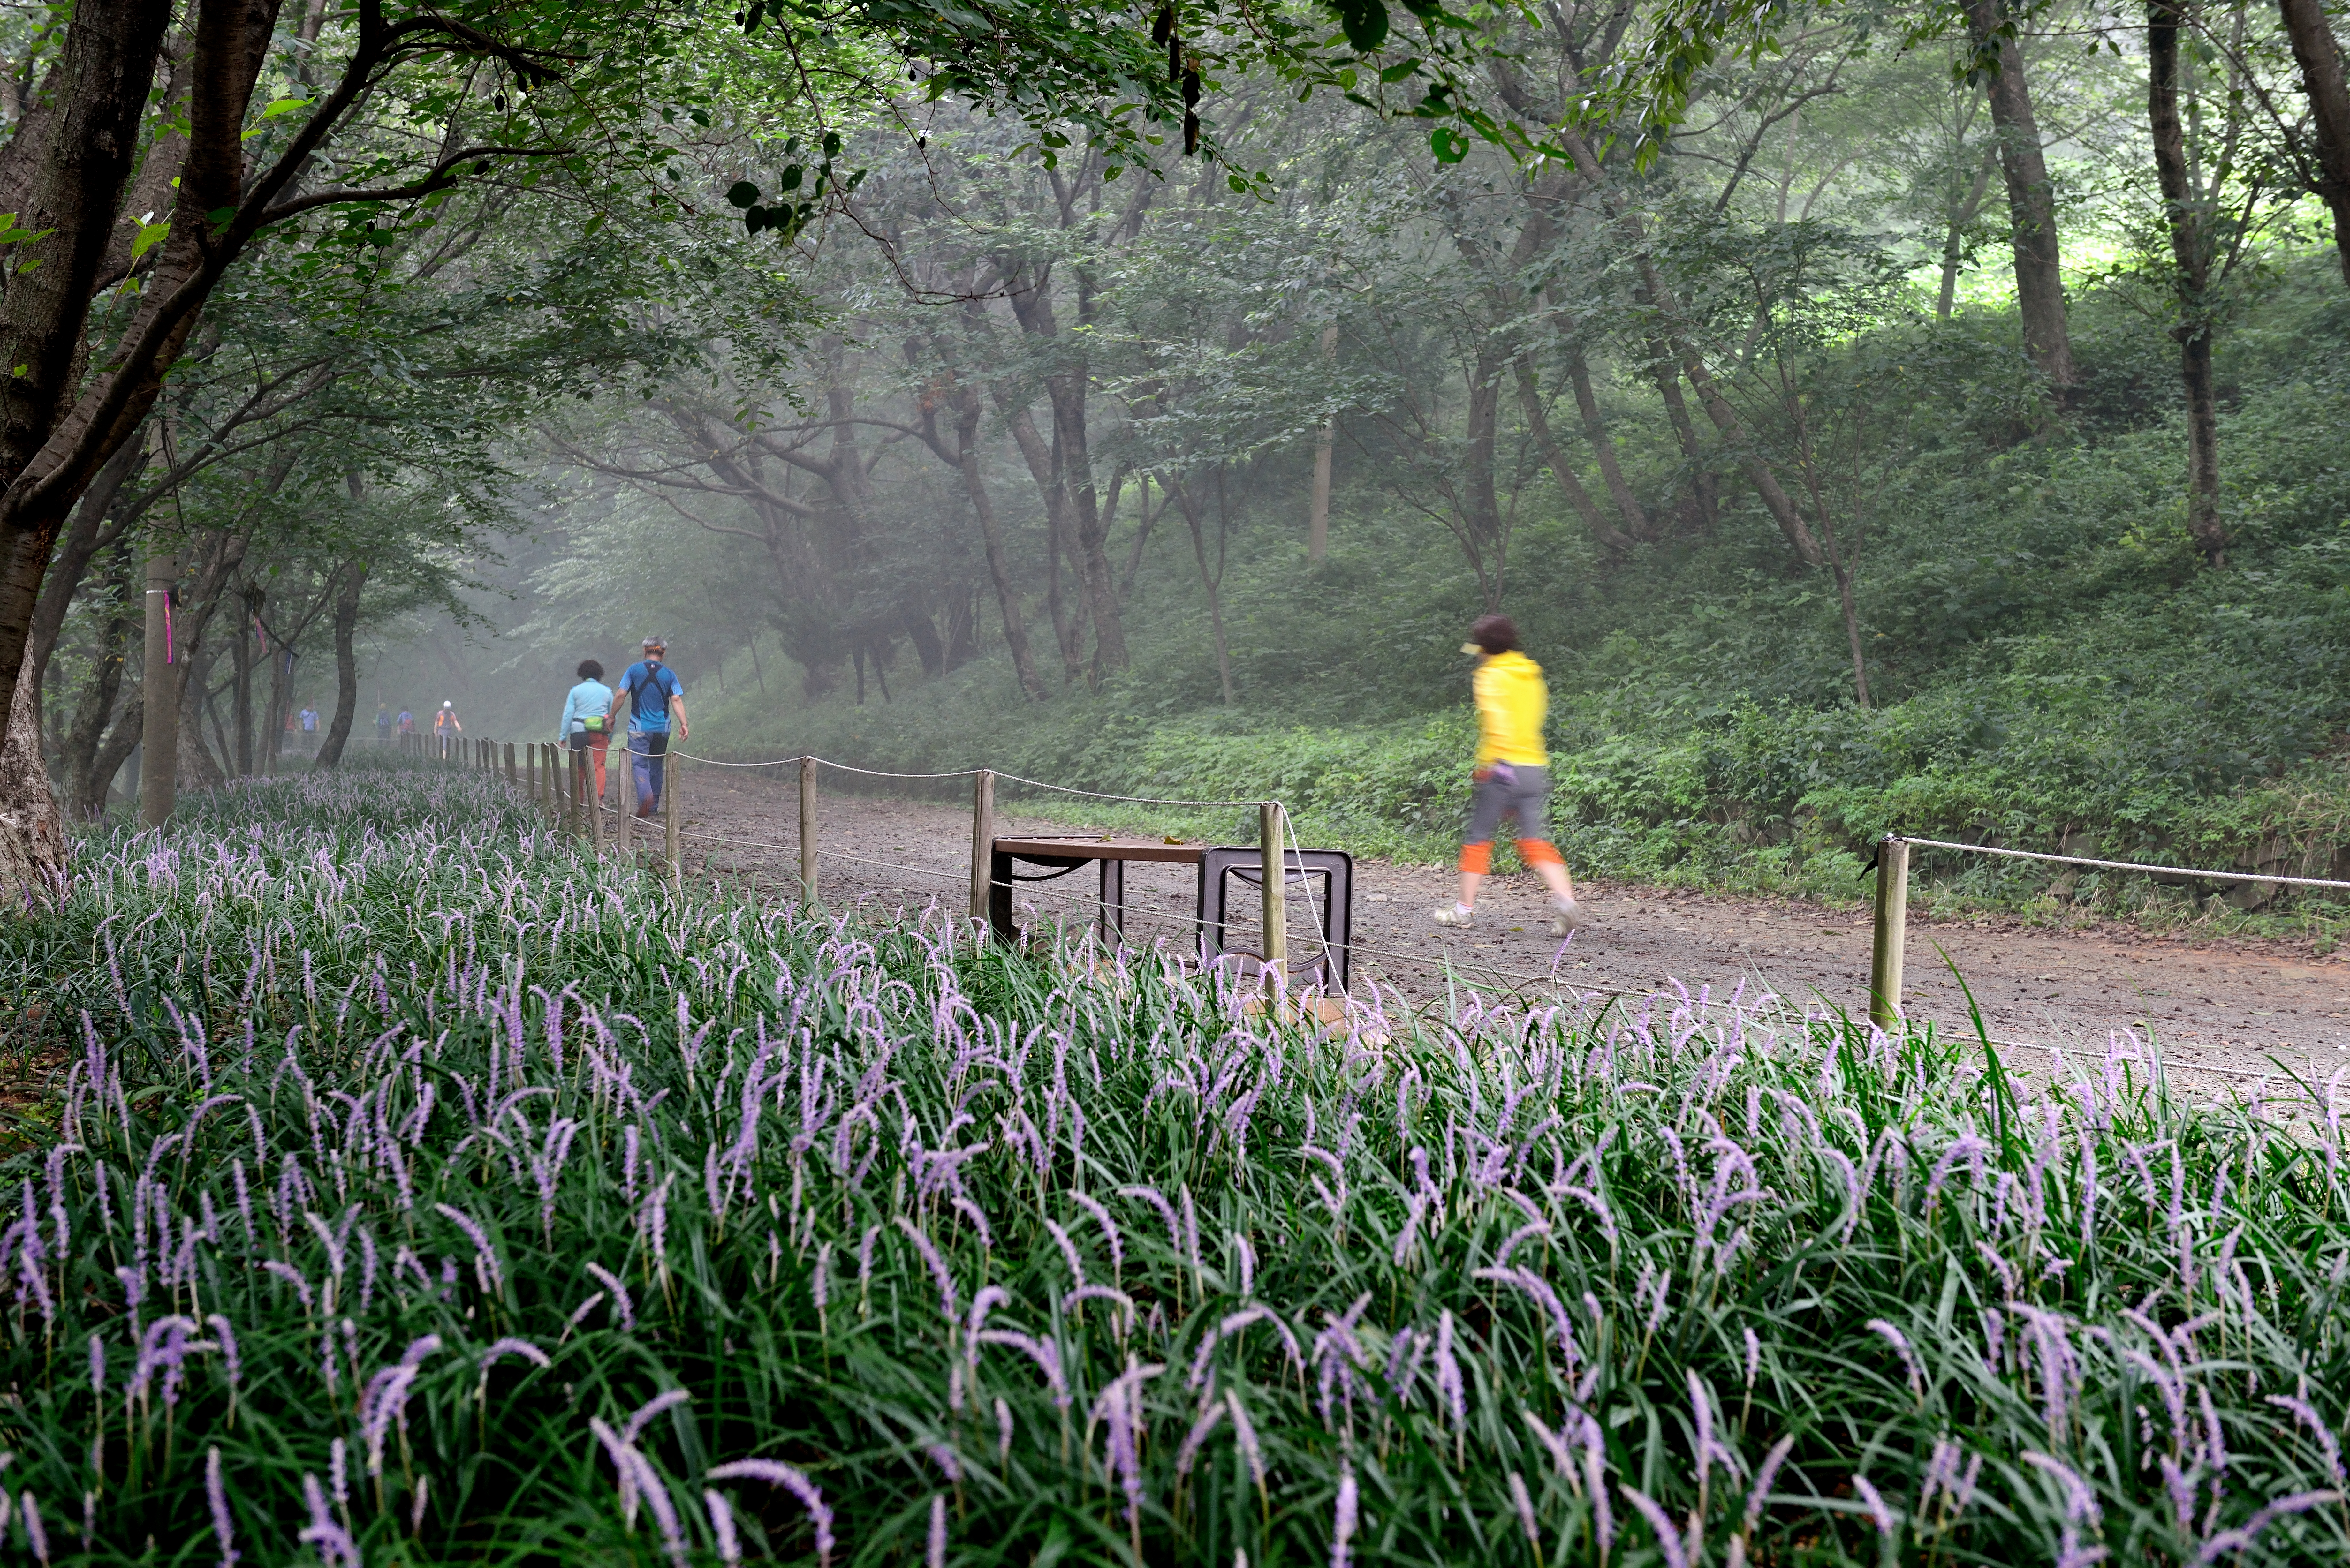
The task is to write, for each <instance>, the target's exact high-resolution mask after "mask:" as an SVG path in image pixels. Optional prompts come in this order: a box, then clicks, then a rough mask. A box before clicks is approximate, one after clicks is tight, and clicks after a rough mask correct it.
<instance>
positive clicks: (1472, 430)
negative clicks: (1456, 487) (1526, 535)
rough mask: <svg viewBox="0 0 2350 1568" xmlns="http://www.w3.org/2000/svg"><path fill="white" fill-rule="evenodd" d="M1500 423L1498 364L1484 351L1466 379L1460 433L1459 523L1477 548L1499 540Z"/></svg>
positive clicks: (1500, 513)
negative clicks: (1462, 506)
mask: <svg viewBox="0 0 2350 1568" xmlns="http://www.w3.org/2000/svg"><path fill="white" fill-rule="evenodd" d="M1501 423H1502V362H1501V360H1500V358H1498V357H1497V356H1496V355H1494V354H1492V353H1491V352H1487V353H1484V354H1481V355H1479V356H1478V358H1477V362H1476V368H1475V369H1473V370H1472V371H1471V373H1470V378H1469V407H1468V410H1467V413H1466V429H1465V431H1463V436H1464V440H1463V442H1462V444H1463V447H1464V448H1465V450H1464V452H1462V454H1461V466H1462V467H1463V468H1465V469H1466V470H1467V471H1468V472H1467V473H1466V474H1464V475H1463V479H1464V481H1465V488H1466V489H1467V491H1468V496H1469V504H1468V507H1467V513H1468V515H1467V516H1465V517H1463V518H1462V519H1461V521H1462V522H1463V523H1465V524H1468V527H1469V535H1470V537H1471V538H1472V539H1474V540H1476V541H1477V542H1478V543H1479V544H1480V545H1490V544H1494V543H1497V542H1499V541H1500V539H1501V537H1502V502H1501V497H1500V495H1499V493H1497V492H1496V491H1495V490H1494V487H1493V459H1494V450H1495V447H1496V446H1497V444H1498V441H1499V437H1500V431H1501Z"/></svg>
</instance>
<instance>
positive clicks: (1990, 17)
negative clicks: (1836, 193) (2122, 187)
mask: <svg viewBox="0 0 2350 1568" xmlns="http://www.w3.org/2000/svg"><path fill="white" fill-rule="evenodd" d="M2011 18H2012V12H2011V11H2010V10H2009V9H2008V6H2007V3H2006V0H1967V26H1968V30H1969V31H1970V33H1971V35H1972V36H1973V39H1974V46H1975V50H1976V53H1977V55H1978V56H1979V57H1982V58H1983V59H1984V60H1985V62H1986V63H1987V64H1989V65H1991V67H1994V69H1993V74H1992V75H1991V82H1990V88H1991V127H1992V129H1993V130H1994V131H1996V133H1997V134H1998V138H1999V166H2000V171H2001V172H2002V174H2004V175H2005V176H2006V179H2007V211H2008V219H2009V223H2010V224H2011V227H2012V233H2013V237H2014V248H2015V298H2016V306H2017V310H2018V313H2019V314H2021V315H2022V317H2023V346H2024V348H2025V349H2026V350H2027V351H2029V352H2030V354H2031V355H2032V362H2033V364H2035V365H2037V366H2039V367H2040V373H2041V374H2042V375H2043V376H2045V377H2046V378H2047V379H2048V388H2049V391H2050V392H2051V393H2052V394H2053V395H2054V398H2055V400H2056V402H2057V406H2058V407H2060V408H2061V407H2063V406H2064V405H2065V404H2066V403H2068V402H2069V401H2071V400H2072V397H2073V393H2074V385H2075V382H2076V380H2077V378H2076V377H2075V375H2074V369H2073V335H2072V328H2071V327H2070V325H2069V324H2068V323H2067V321H2066V319H2065V315H2064V273H2063V271H2062V270H2061V269H2060V267H2059V265H2058V262H2059V255H2058V245H2057V231H2056V189H2055V187H2054V185H2053V184H2052V183H2050V182H2049V179H2048V161H2047V159H2046V157H2045V156H2043V153H2042V151H2041V144H2040V123H2039V120H2038V119H2036V118H2035V117H2034V115H2033V112H2032V88H2031V86H2030V84H2028V83H2027V82H2026V81H2025V80H2024V75H2023V51H2022V48H2021V47H2018V44H2017V40H2016V39H2015V38H2013V37H2012V36H2002V28H2005V27H2007V26H2010V23H2011Z"/></svg>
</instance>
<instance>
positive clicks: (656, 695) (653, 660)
mask: <svg viewBox="0 0 2350 1568" xmlns="http://www.w3.org/2000/svg"><path fill="white" fill-rule="evenodd" d="M668 654H669V644H668V643H667V642H665V641H663V640H662V639H660V638H658V637H649V638H647V639H645V656H644V657H643V658H642V659H639V660H638V661H637V662H636V663H634V664H631V665H629V668H628V670H627V671H626V672H625V673H624V674H622V675H621V677H620V700H621V701H623V702H625V703H626V704H627V705H628V713H629V770H630V772H631V773H632V774H634V775H635V778H636V784H637V815H639V816H650V815H652V814H653V813H654V812H656V811H659V810H660V795H661V759H662V758H663V757H665V756H667V755H668V754H669V738H670V733H671V724H672V723H674V724H675V726H676V733H677V738H678V739H679V740H681V741H682V740H684V739H685V738H686V735H685V686H684V684H683V683H682V682H681V681H680V680H678V678H677V672H676V671H675V670H671V669H670V667H669V666H668V665H667V664H666V663H664V662H663V660H664V659H666V658H667V657H668Z"/></svg>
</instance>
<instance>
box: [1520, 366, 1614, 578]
mask: <svg viewBox="0 0 2350 1568" xmlns="http://www.w3.org/2000/svg"><path fill="white" fill-rule="evenodd" d="M1518 407H1519V409H1520V410H1523V412H1524V414H1525V416H1526V427H1527V428H1528V429H1529V430H1531V431H1534V444H1535V445H1536V446H1538V447H1540V448H1541V449H1542V454H1543V461H1544V462H1546V463H1548V464H1549V465H1550V472H1551V477H1552V478H1553V479H1555V480H1556V481H1558V487H1559V489H1560V490H1561V491H1563V492H1564V493H1565V495H1566V498H1567V500H1568V501H1569V502H1571V503H1573V504H1574V506H1575V511H1576V512H1577V513H1578V514H1581V515H1582V518H1583V525H1584V526H1585V527H1586V528H1588V529H1589V530H1591V536H1592V538H1593V539H1595V540H1596V541H1597V542H1598V545H1599V547H1600V548H1601V549H1603V550H1606V551H1607V552H1608V553H1609V554H1610V555H1617V556H1621V555H1628V554H1630V552H1631V549H1632V541H1631V539H1630V538H1629V537H1628V536H1627V535H1624V534H1623V533H1621V532H1619V531H1618V530H1617V527H1616V525H1615V524H1612V523H1610V522H1608V521H1607V514H1604V513H1602V512H1601V511H1600V510H1599V504H1598V503H1597V502H1596V501H1594V500H1592V499H1591V492H1589V491H1588V490H1586V489H1585V488H1584V487H1583V480H1582V479H1581V477H1580V476H1578V475H1577V474H1576V473H1575V470H1574V469H1573V468H1572V467H1571V466H1569V465H1568V463H1567V461H1566V454H1565V452H1561V451H1560V450H1559V448H1558V442H1557V441H1555V439H1554V438H1553V437H1552V435H1551V433H1550V417H1549V415H1548V414H1547V413H1546V412H1545V411H1544V409H1543V400H1542V390H1541V389H1540V388H1538V387H1536V386H1535V385H1534V366H1533V365H1532V364H1531V363H1530V362H1529V361H1528V360H1527V359H1526V358H1524V357H1523V356H1520V358H1519V359H1518Z"/></svg>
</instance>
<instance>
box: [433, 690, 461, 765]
mask: <svg viewBox="0 0 2350 1568" xmlns="http://www.w3.org/2000/svg"><path fill="white" fill-rule="evenodd" d="M464 732H465V726H464V725H463V724H460V723H459V722H457V705H456V704H455V703H453V702H443V703H442V704H441V711H439V712H437V713H435V714H433V715H432V741H433V747H432V749H433V750H434V751H436V752H438V753H441V760H442V762H444V763H445V762H447V761H448V760H449V758H450V756H451V755H452V753H454V752H455V751H456V749H457V737H458V736H460V735H462V734H463V733H464Z"/></svg>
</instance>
